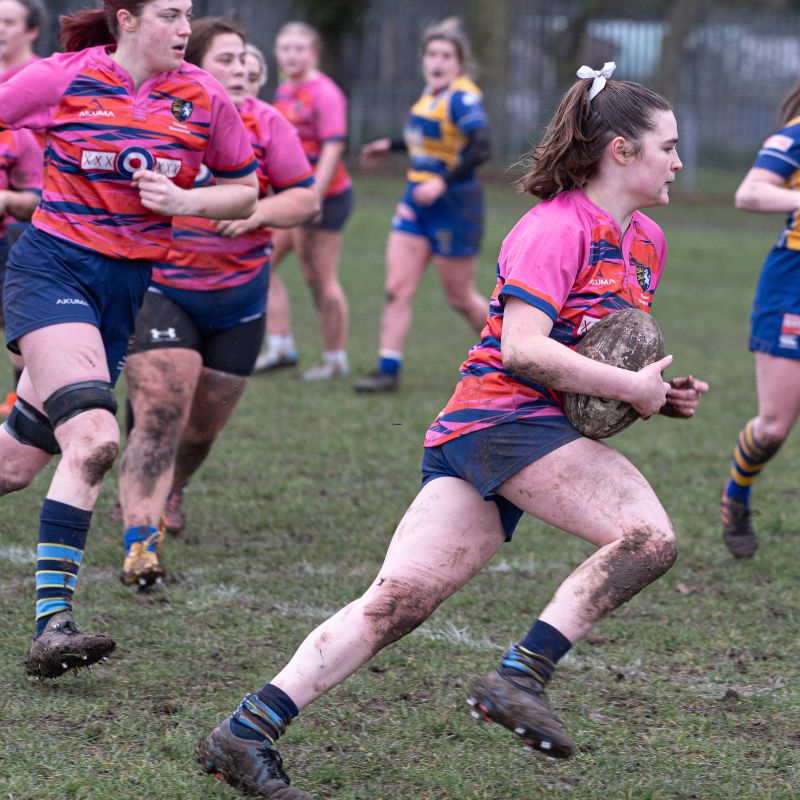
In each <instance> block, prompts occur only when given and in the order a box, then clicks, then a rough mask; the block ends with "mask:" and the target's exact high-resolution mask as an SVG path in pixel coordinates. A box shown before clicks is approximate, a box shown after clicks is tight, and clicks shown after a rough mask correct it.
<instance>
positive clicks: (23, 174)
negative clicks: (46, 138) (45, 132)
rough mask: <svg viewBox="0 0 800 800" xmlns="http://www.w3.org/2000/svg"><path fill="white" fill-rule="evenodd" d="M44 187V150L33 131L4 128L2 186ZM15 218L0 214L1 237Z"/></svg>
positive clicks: (21, 189) (0, 147)
mask: <svg viewBox="0 0 800 800" xmlns="http://www.w3.org/2000/svg"><path fill="white" fill-rule="evenodd" d="M4 189H12V190H14V191H16V192H36V193H37V194H40V193H41V191H42V150H41V148H40V147H39V143H38V142H37V141H36V137H35V136H34V135H33V133H31V131H25V130H22V131H0V190H4ZM13 222H15V218H14V217H13V216H11V214H5V215H4V216H3V217H0V238H2V237H3V236H5V234H6V229H7V228H8V226H9V225H11V223H13Z"/></svg>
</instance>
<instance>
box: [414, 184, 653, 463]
mask: <svg viewBox="0 0 800 800" xmlns="http://www.w3.org/2000/svg"><path fill="white" fill-rule="evenodd" d="M666 253H667V248H666V242H665V241H664V236H663V234H662V233H661V229H660V228H659V227H658V225H656V223H655V222H653V221H652V220H651V219H649V218H648V217H646V216H645V215H644V214H641V213H640V212H638V211H637V212H635V213H634V215H633V217H632V218H631V223H630V225H629V227H628V229H627V231H626V232H625V234H624V235H621V233H620V229H619V226H618V225H617V223H616V222H615V221H614V219H613V218H612V217H611V216H610V215H609V214H608V213H607V212H605V211H603V210H602V209H600V208H598V207H597V206H596V205H594V203H592V202H591V201H590V200H589V198H588V197H587V196H586V194H585V192H583V190H581V189H572V190H570V191H567V192H563V193H561V194H559V195H557V196H556V197H554V198H553V199H551V200H546V201H544V202H542V203H539V204H538V205H537V206H535V207H534V208H533V209H531V210H530V211H529V212H528V213H527V214H526V215H525V216H524V217H522V219H521V220H520V221H519V222H518V223H517V224H516V225H515V226H514V228H513V229H512V230H511V232H510V233H509V234H508V236H507V237H506V239H505V241H504V242H503V245H502V247H501V249H500V258H499V260H498V263H497V283H496V286H495V289H494V292H493V294H492V298H491V301H490V303H489V315H488V318H487V321H486V327H485V328H484V329H483V331H482V333H481V341H480V343H479V344H477V345H476V346H475V347H473V348H472V350H471V351H470V353H469V355H468V357H467V360H466V361H464V363H463V364H462V365H461V369H460V373H461V379H460V381H459V382H458V384H457V385H456V389H455V392H454V393H453V396H452V397H451V398H450V401H449V402H448V404H447V405H446V406H445V408H444V409H443V410H442V411H441V412H440V413H439V415H438V416H437V418H436V419H435V420H434V422H433V424H432V425H431V427H430V429H429V430H428V433H427V435H426V437H425V446H426V447H435V446H437V445H440V444H443V443H444V442H446V441H449V440H450V439H454V438H455V437H457V436H460V435H462V434H465V433H469V432H470V431H475V430H480V429H482V428H488V427H491V426H493V425H500V424H502V423H504V422H511V421H514V420H517V419H524V418H529V417H537V416H561V415H563V411H562V409H561V400H560V396H559V394H558V392H555V391H553V390H552V389H548V388H547V387H545V386H540V385H538V384H535V383H531V382H528V381H525V380H523V379H521V378H519V377H517V376H516V375H513V374H512V373H510V372H509V371H507V370H506V369H505V368H504V367H503V360H502V357H501V354H500V347H501V342H502V338H503V310H504V306H505V301H506V298H507V297H517V298H519V299H521V300H523V301H524V302H526V303H530V305H532V306H534V307H535V308H537V309H539V310H540V311H542V312H544V313H545V314H547V316H548V317H550V319H551V320H552V321H553V328H552V330H551V331H550V337H551V338H553V339H555V340H556V341H557V342H560V343H561V344H564V345H566V346H567V347H570V348H574V347H575V346H576V345H577V344H578V342H579V341H580V340H581V339H582V338H583V334H584V333H586V331H587V330H589V328H590V327H591V326H592V325H594V324H595V323H597V322H598V321H600V320H601V319H603V318H605V317H607V316H608V315H609V314H613V313H614V312H615V311H619V310H621V309H623V308H631V307H632V308H640V309H642V310H643V311H645V312H647V313H650V309H651V305H652V302H653V294H654V292H655V290H656V287H657V286H658V282H659V280H660V277H661V273H662V271H663V268H664V263H665V260H666Z"/></svg>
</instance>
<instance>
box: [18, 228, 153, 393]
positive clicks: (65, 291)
mask: <svg viewBox="0 0 800 800" xmlns="http://www.w3.org/2000/svg"><path fill="white" fill-rule="evenodd" d="M151 267H152V264H151V262H150V261H143V260H141V259H137V260H131V261H128V260H125V259H120V258H111V257H110V256H105V255H101V254H99V253H95V252H93V251H92V250H88V249H86V248H84V247H79V246H78V245H75V244H72V243H71V242H68V241H67V240H66V239H59V238H58V237H56V236H51V235H50V234H48V233H44V232H43V231H40V230H38V229H37V228H34V227H33V226H30V227H28V228H27V229H26V230H25V232H24V233H23V234H22V236H21V237H20V238H19V240H18V241H17V242H16V243H15V244H14V246H13V247H12V248H11V252H10V254H9V257H8V268H7V271H6V279H5V282H4V285H3V310H4V313H5V318H6V320H5V322H6V341H7V342H8V345H7V346H8V349H9V350H11V351H12V352H14V353H18V352H19V348H18V347H17V340H18V339H19V338H20V337H21V336H24V335H25V334H26V333H30V332H31V331H35V330H39V329H40V328H46V327H48V326H50V325H58V324H60V323H64V322H85V323H88V324H90V325H94V326H95V327H96V328H98V329H99V331H100V335H101V336H102V337H103V345H104V347H105V351H106V360H107V361H108V373H109V375H110V378H111V383H112V384H114V383H116V381H117V378H119V375H120V372H122V367H123V366H124V365H125V356H126V354H127V352H128V340H129V339H130V337H131V334H132V333H133V329H134V325H135V323H136V314H137V312H138V311H139V307H140V306H141V304H142V299H143V298H144V293H145V292H146V291H147V284H148V283H149V282H150V272H151Z"/></svg>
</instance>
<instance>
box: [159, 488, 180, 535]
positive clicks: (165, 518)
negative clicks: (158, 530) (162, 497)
mask: <svg viewBox="0 0 800 800" xmlns="http://www.w3.org/2000/svg"><path fill="white" fill-rule="evenodd" d="M183 491H184V490H183V489H177V490H175V491H172V492H170V493H169V496H168V497H167V502H166V503H165V504H164V513H163V514H162V515H161V527H163V528H164V530H166V532H167V533H171V534H172V535H173V536H177V535H178V534H179V533H180V532H181V531H182V530H183V529H184V528H185V527H186V519H185V518H184V516H183Z"/></svg>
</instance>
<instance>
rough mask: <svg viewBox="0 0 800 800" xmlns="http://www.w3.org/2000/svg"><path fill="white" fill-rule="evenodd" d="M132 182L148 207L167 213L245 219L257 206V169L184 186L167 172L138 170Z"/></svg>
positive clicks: (143, 203)
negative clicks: (202, 184)
mask: <svg viewBox="0 0 800 800" xmlns="http://www.w3.org/2000/svg"><path fill="white" fill-rule="evenodd" d="M133 186H134V187H135V188H137V189H138V190H139V198H140V200H141V202H142V205H143V206H144V207H145V208H148V209H150V210H151V211H155V212H156V213H158V214H163V215H164V216H167V217H175V216H180V217H206V218H208V219H245V218H246V217H249V216H250V215H251V214H253V212H254V211H255V209H256V201H257V200H258V179H257V178H256V176H255V173H250V174H249V175H244V176H242V177H241V178H217V182H216V184H214V185H213V186H200V187H197V188H192V189H181V187H180V186H177V185H176V184H174V183H173V182H172V181H171V180H170V179H169V178H167V177H166V176H165V175H160V174H158V173H156V172H152V171H150V170H139V171H138V172H136V173H134V175H133Z"/></svg>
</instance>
